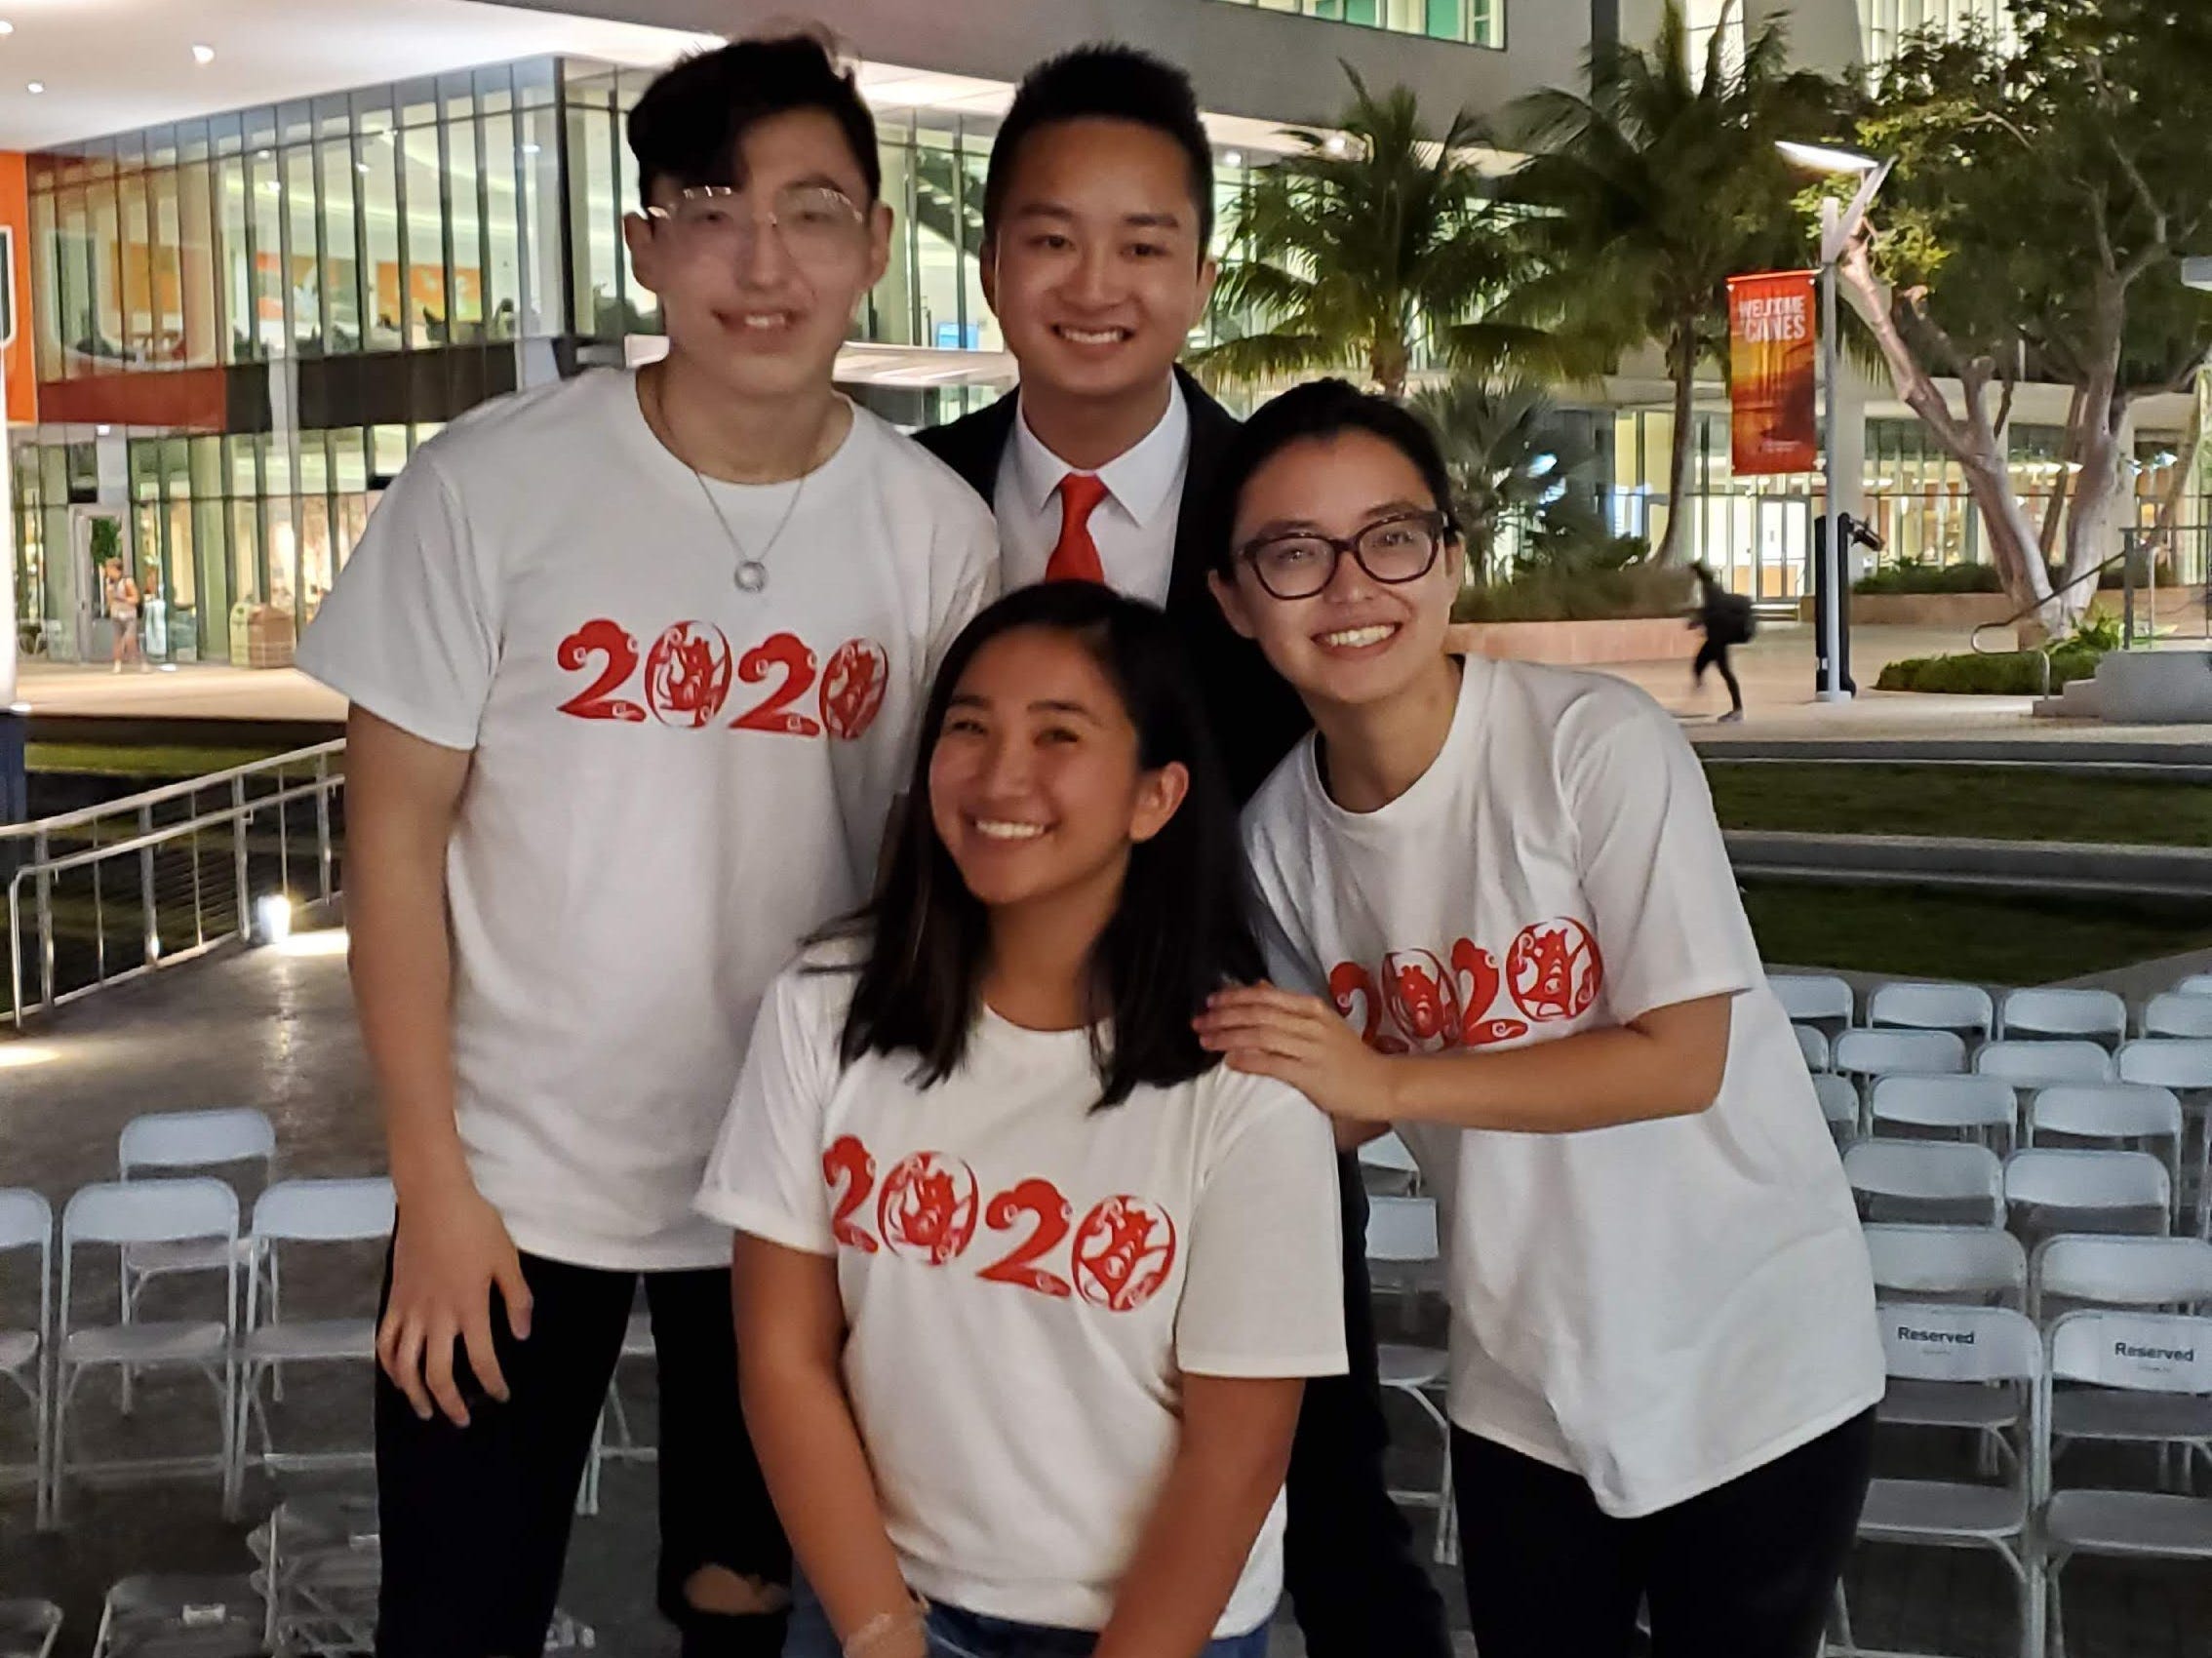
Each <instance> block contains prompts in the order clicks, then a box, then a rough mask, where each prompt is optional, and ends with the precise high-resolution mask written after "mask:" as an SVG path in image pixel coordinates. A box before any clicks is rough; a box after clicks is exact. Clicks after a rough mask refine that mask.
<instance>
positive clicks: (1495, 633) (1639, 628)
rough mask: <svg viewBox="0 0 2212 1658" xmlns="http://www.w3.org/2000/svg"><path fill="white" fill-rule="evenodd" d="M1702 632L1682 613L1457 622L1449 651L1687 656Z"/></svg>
mask: <svg viewBox="0 0 2212 1658" xmlns="http://www.w3.org/2000/svg"><path fill="white" fill-rule="evenodd" d="M1704 638H1705V636H1704V635H1703V634H1700V633H1694V632H1692V631H1691V630H1690V626H1689V622H1688V619H1687V618H1686V617H1684V616H1630V617H1626V618H1624V619H1621V620H1618V621H1518V622H1455V623H1453V624H1452V626H1451V627H1450V629H1449V630H1448V631H1446V633H1445V634H1444V643H1445V646H1446V648H1447V649H1448V650H1451V651H1455V652H1459V653H1462V654H1473V655H1480V656H1488V657H1491V658H1493V659H1495V660H1498V661H1512V662H1550V663H1552V664H1553V665H1554V666H1557V667H1568V668H1581V667H1594V666H1597V665H1599V664H1600V663H1607V662H1673V661H1684V662H1686V661H1688V660H1689V659H1690V658H1691V657H1692V656H1695V655H1696V654H1697V648H1698V646H1699V645H1700V644H1702V643H1703V642H1704Z"/></svg>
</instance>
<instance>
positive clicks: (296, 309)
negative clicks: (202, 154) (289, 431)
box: [284, 144, 326, 357]
mask: <svg viewBox="0 0 2212 1658" xmlns="http://www.w3.org/2000/svg"><path fill="white" fill-rule="evenodd" d="M284 206H285V215H286V217H287V218H288V219H289V221H290V222H289V223H288V224H287V225H286V229H287V230H288V231H290V233H291V242H290V246H289V251H288V252H287V255H286V261H287V263H286V271H285V274H286V276H287V278H288V279H289V280H290V281H291V284H292V337H293V343H294V345H295V346H296V349H297V350H298V352H299V354H300V355H301V356H302V357H320V356H321V355H322V354H323V340H324V337H325V335H326V330H325V328H324V324H323V258H322V252H321V250H320V249H319V248H317V246H316V232H317V230H318V228H319V226H318V225H317V223H316V221H315V151H314V149H313V147H312V146H311V145H308V144H299V145H297V146H296V147H295V148H292V149H288V150H286V151H285V152H284Z"/></svg>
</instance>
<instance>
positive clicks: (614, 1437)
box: [576, 1311, 660, 1515]
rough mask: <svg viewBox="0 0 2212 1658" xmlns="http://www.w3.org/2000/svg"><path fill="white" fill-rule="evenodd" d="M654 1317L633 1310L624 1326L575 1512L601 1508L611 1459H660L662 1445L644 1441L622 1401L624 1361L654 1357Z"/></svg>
mask: <svg viewBox="0 0 2212 1658" xmlns="http://www.w3.org/2000/svg"><path fill="white" fill-rule="evenodd" d="M653 1354H654V1348H653V1345H652V1315H651V1314H649V1313H646V1312H642V1311H640V1312H633V1313H631V1315H630V1322H628V1323H627V1324H625V1325H624V1326H623V1327H622V1346H621V1349H620V1351H619V1352H618V1353H616V1355H615V1358H614V1374H613V1375H612V1376H611V1377H610V1378H609V1379H608V1383H607V1402H606V1403H605V1404H604V1405H602V1406H601V1407H600V1411H599V1421H598V1423H597V1425H596V1426H594V1427H593V1429H592V1431H591V1455H590V1456H589V1458H587V1459H586V1461H585V1463H584V1482H583V1489H582V1490H581V1491H580V1492H578V1493H577V1496H576V1513H578V1514H582V1515H594V1514H597V1513H598V1512H599V1474H600V1470H601V1469H603V1468H605V1467H606V1466H607V1464H609V1463H611V1462H658V1461H659V1460H660V1449H659V1447H658V1446H657V1445H652V1444H649V1443H647V1442H645V1441H641V1440H640V1439H639V1438H638V1436H637V1434H636V1432H635V1431H634V1430H633V1429H632V1428H631V1427H630V1412H629V1407H628V1406H627V1405H625V1404H624V1403H623V1402H622V1362H623V1361H624V1360H626V1359H651V1358H652V1357H653Z"/></svg>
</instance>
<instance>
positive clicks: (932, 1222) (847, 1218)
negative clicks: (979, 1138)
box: [822, 1134, 1180, 1313]
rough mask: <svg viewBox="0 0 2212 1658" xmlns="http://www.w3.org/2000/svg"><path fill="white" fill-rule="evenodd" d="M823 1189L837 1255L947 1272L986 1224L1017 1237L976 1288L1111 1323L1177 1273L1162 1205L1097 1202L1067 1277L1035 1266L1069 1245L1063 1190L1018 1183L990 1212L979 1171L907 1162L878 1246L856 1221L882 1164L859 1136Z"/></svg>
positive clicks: (888, 1186) (940, 1156) (886, 1197)
mask: <svg viewBox="0 0 2212 1658" xmlns="http://www.w3.org/2000/svg"><path fill="white" fill-rule="evenodd" d="M822 1179H823V1181H824V1183H825V1184H827V1185H828V1187H829V1189H830V1191H831V1193H832V1195H833V1196H834V1198H835V1200H836V1206H835V1210H834V1212H833V1213H832V1214H831V1216H830V1235H831V1236H832V1237H833V1238H834V1239H835V1240H836V1242H837V1243H838V1244H839V1246H840V1247H842V1248H847V1249H856V1250H858V1251H859V1252H860V1253H861V1254H864V1255H873V1254H876V1253H878V1252H879V1251H881V1250H884V1249H887V1248H888V1249H889V1252H890V1253H892V1254H894V1255H898V1256H900V1257H902V1258H904V1259H906V1260H909V1261H914V1262H916V1263H918V1264H920V1265H923V1266H928V1267H943V1266H949V1265H951V1264H952V1263H953V1262H954V1261H955V1260H957V1259H959V1258H960V1257H961V1256H962V1255H965V1254H966V1253H967V1252H968V1248H969V1246H970V1245H971V1244H973V1243H974V1242H975V1230H976V1220H977V1217H978V1216H980V1217H981V1219H982V1222H983V1225H984V1226H985V1227H987V1228H988V1229H989V1230H991V1231H993V1232H1005V1233H1012V1234H1018V1235H1019V1236H1018V1237H1017V1239H1016V1241H1015V1242H1014V1243H1013V1246H1012V1247H1011V1248H1009V1249H1007V1250H1006V1251H1005V1252H1004V1253H1003V1254H1001V1255H1000V1256H999V1257H998V1258H997V1259H995V1260H992V1261H990V1262H988V1263H986V1264H984V1265H982V1266H980V1267H978V1268H977V1269H976V1272H975V1276H976V1277H977V1278H978V1279H981V1280H983V1281H984V1282H985V1283H1005V1284H1011V1285H1012V1286H1013V1287H1014V1288H1016V1289H1026V1290H1029V1291H1030V1292H1032V1293H1033V1294H1037V1295H1043V1296H1047V1297H1049V1298H1050V1299H1053V1300H1063V1301H1064V1300H1067V1299H1069V1298H1071V1297H1073V1296H1078V1295H1080V1296H1081V1297H1082V1298H1083V1299H1084V1300H1085V1301H1087V1302H1089V1303H1090V1304H1091V1305H1092V1306H1094V1307H1102V1308H1104V1309H1105V1310H1106V1311H1108V1312H1110V1313H1133V1312H1135V1311H1136V1310H1137V1309H1138V1308H1139V1307H1142V1306H1143V1305H1144V1304H1145V1303H1146V1302H1148V1301H1150V1300H1151V1299H1152V1298H1153V1297H1154V1296H1155V1295H1157V1294H1158V1293H1159V1292H1160V1290H1161V1288H1162V1287H1163V1286H1164V1285H1165V1283H1167V1280H1168V1278H1169V1276H1170V1275H1171V1274H1172V1273H1173V1271H1174V1267H1175V1254H1176V1250H1177V1248H1178V1246H1179V1243H1180V1235H1179V1233H1178V1232H1177V1230H1176V1227H1175V1217H1174V1216H1173V1215H1171V1214H1169V1213H1168V1212H1167V1209H1166V1207H1165V1205H1164V1204H1158V1203H1155V1202H1153V1201H1152V1200H1151V1199H1149V1198H1141V1197H1137V1196H1134V1195H1132V1194H1130V1193H1127V1192H1117V1193H1115V1194H1114V1195H1113V1196H1111V1197H1108V1198H1103V1199H1101V1200H1100V1201H1099V1202H1098V1203H1096V1204H1093V1205H1092V1206H1091V1208H1090V1211H1089V1212H1088V1213H1087V1214H1086V1215H1085V1216H1084V1217H1083V1224H1082V1225H1081V1226H1079V1227H1075V1228H1073V1231H1074V1233H1075V1242H1074V1243H1073V1245H1072V1246H1071V1247H1070V1249H1069V1252H1068V1255H1067V1257H1066V1259H1067V1265H1068V1267H1069V1268H1070V1269H1071V1270H1070V1272H1069V1273H1067V1274H1062V1273H1060V1272H1056V1271H1054V1270H1052V1269H1051V1268H1049V1267H1046V1266H1041V1265H1039V1264H1038V1263H1039V1262H1040V1261H1041V1260H1042V1259H1043V1258H1044V1257H1045V1256H1047V1255H1050V1254H1053V1253H1055V1252H1056V1251H1057V1250H1058V1249H1059V1246H1060V1245H1061V1243H1064V1242H1066V1240H1067V1238H1068V1234H1069V1232H1070V1230H1071V1228H1070V1225H1069V1219H1070V1216H1072V1215H1073V1213H1074V1212H1075V1211H1074V1209H1073V1208H1072V1206H1071V1205H1070V1204H1069V1203H1068V1200H1067V1198H1066V1197H1065V1196H1064V1195H1063V1194H1062V1193H1061V1191H1060V1189H1059V1188H1058V1187H1057V1186H1055V1185H1053V1184H1052V1182H1051V1181H1049V1180H1047V1179H1044V1178H1042V1177H1040V1176H1034V1175H1033V1176H1031V1177H1030V1178H1028V1179H1025V1180H1018V1181H1016V1182H1014V1184H1013V1185H1011V1186H1009V1187H1007V1189H1006V1190H1005V1191H1003V1192H999V1193H996V1194H994V1195H993V1196H992V1198H991V1199H990V1200H989V1202H988V1203H985V1202H983V1201H982V1200H981V1196H980V1191H979V1188H978V1187H977V1184H976V1180H975V1172H974V1170H973V1169H971V1168H969V1167H968V1165H967V1164H966V1163H964V1162H962V1161H961V1160H960V1159H959V1158H957V1157H953V1156H951V1155H950V1154H949V1153H945V1152H937V1151H918V1152H913V1153H910V1154H908V1155H907V1156H906V1157H904V1158H902V1159H901V1160H900V1161H899V1162H898V1163H897V1164H896V1165H894V1166H893V1167H892V1169H891V1171H890V1173H889V1176H887V1177H886V1179H885V1181H884V1186H883V1192H882V1195H881V1196H880V1197H879V1198H878V1199H877V1203H876V1228H877V1232H878V1233H880V1234H881V1235H882V1236H881V1238H880V1239H879V1238H878V1237H877V1236H876V1234H872V1233H870V1232H869V1231H868V1230H867V1229H866V1228H865V1227H864V1226H861V1225H858V1224H856V1223H855V1220H854V1216H855V1215H857V1214H859V1213H860V1212H861V1211H862V1210H863V1209H864V1208H865V1207H866V1205H867V1202H868V1196H869V1194H870V1192H872V1191H873V1190H874V1189H875V1183H876V1160H875V1158H874V1157H873V1156H872V1155H870V1153H869V1151H868V1148H867V1146H866V1145H864V1144H863V1143H862V1142H861V1140H860V1137H859V1136H858V1135H856V1134H846V1135H843V1136H841V1137H840V1138H839V1139H838V1140H837V1141H836V1142H835V1143H834V1144H833V1145H831V1147H830V1148H829V1150H828V1151H826V1152H824V1153H823V1154H822ZM1025 1228H1026V1230H1025Z"/></svg>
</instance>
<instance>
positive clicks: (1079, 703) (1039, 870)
mask: <svg viewBox="0 0 2212 1658" xmlns="http://www.w3.org/2000/svg"><path fill="white" fill-rule="evenodd" d="M1187 786H1188V777H1187V775H1186V773H1185V772H1184V770H1183V768H1182V767H1180V766H1173V765H1171V766H1166V767H1163V768H1161V769H1160V770H1145V769H1144V767H1143V766H1142V765H1141V763H1140V758H1139V753H1138V739H1137V730H1136V728H1135V726H1134V725H1132V724H1131V723H1130V720H1129V715H1128V711H1127V709H1126V707H1125V706H1124V704H1123V701H1122V698H1121V694H1120V693H1119V691H1116V689H1115V687H1114V685H1113V682H1112V681H1110V680H1109V679H1108V678H1107V677H1106V675H1105V673H1104V672H1103V671H1102V670H1101V669H1100V668H1099V666H1098V664H1097V662H1096V660H1095V659H1093V657H1092V656H1091V654H1090V652H1089V651H1087V650H1086V649H1085V647H1084V645H1083V644H1082V643H1081V642H1080V641H1079V640H1077V639H1075V638H1073V637H1071V636H1070V635H1068V634H1065V633H1060V632H1055V631H1051V630H1048V629H1044V628H1023V629H1018V630H1016V631H1014V632H1011V633H1007V634H1002V635H1001V636H1000V637H998V638H997V639H994V640H992V641H991V642H990V643H989V644H988V645H985V646H984V647H983V648H982V650H980V651H977V652H976V654H975V658H974V660H973V661H971V662H970V663H969V664H968V670H967V671H966V672H965V673H963V674H962V675H961V677H960V683H959V686H958V688H957V689H956V690H955V691H954V693H953V697H952V701H951V704H950V705H949V707H948V708H947V710H946V714H945V722H944V726H943V728H942V729H941V730H939V731H938V732H937V735H936V741H935V745H934V747H933V748H932V749H931V752H930V758H929V817H930V821H931V822H932V824H934V826H935V828H936V831H937V838H938V839H939V840H940V841H942V842H943V843H944V847H945V849H946V851H947V852H948V853H949V854H950V855H951V857H952V860H953V862H954V863H955V864H956V865H957V866H958V867H959V869H960V873H961V879H962V880H963V881H964V882H965V883H966V884H967V887H968V891H969V892H971V893H973V894H974V896H975V897H976V899H977V900H978V901H979V902H981V903H982V904H983V905H984V906H985V907H986V908H987V909H991V910H1004V909H1007V908H1008V907H1011V906H1015V905H1029V904H1036V903H1042V902H1049V901H1053V900H1057V899H1063V898H1068V897H1075V896H1079V895H1088V896H1090V897H1093V898H1096V899H1099V900H1100V901H1101V905H1102V907H1101V910H1100V914H1101V916H1103V915H1104V914H1107V913H1110V912H1111V909H1112V904H1113V900H1114V898H1115V897H1116V896H1117V895H1118V894H1119V892H1120V889H1121V884H1122V877H1123V874H1124V872H1125V871H1126V868H1127V866H1128V858H1129V849H1130V848H1131V847H1132V846H1133V845H1135V844H1136V843H1138V842H1141V841H1148V840H1150V839H1151V838H1152V837H1153V836H1154V835H1157V834H1158V833H1159V832H1160V831H1161V829H1162V828H1164V827H1165V825H1166V823H1167V821H1168V819H1169V818H1171V817H1173V816H1174V814H1175V809H1176V808H1177V807H1178V806H1180V805H1181V804H1182V799H1183V794H1184V791H1185V789H1186V788H1187Z"/></svg>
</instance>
